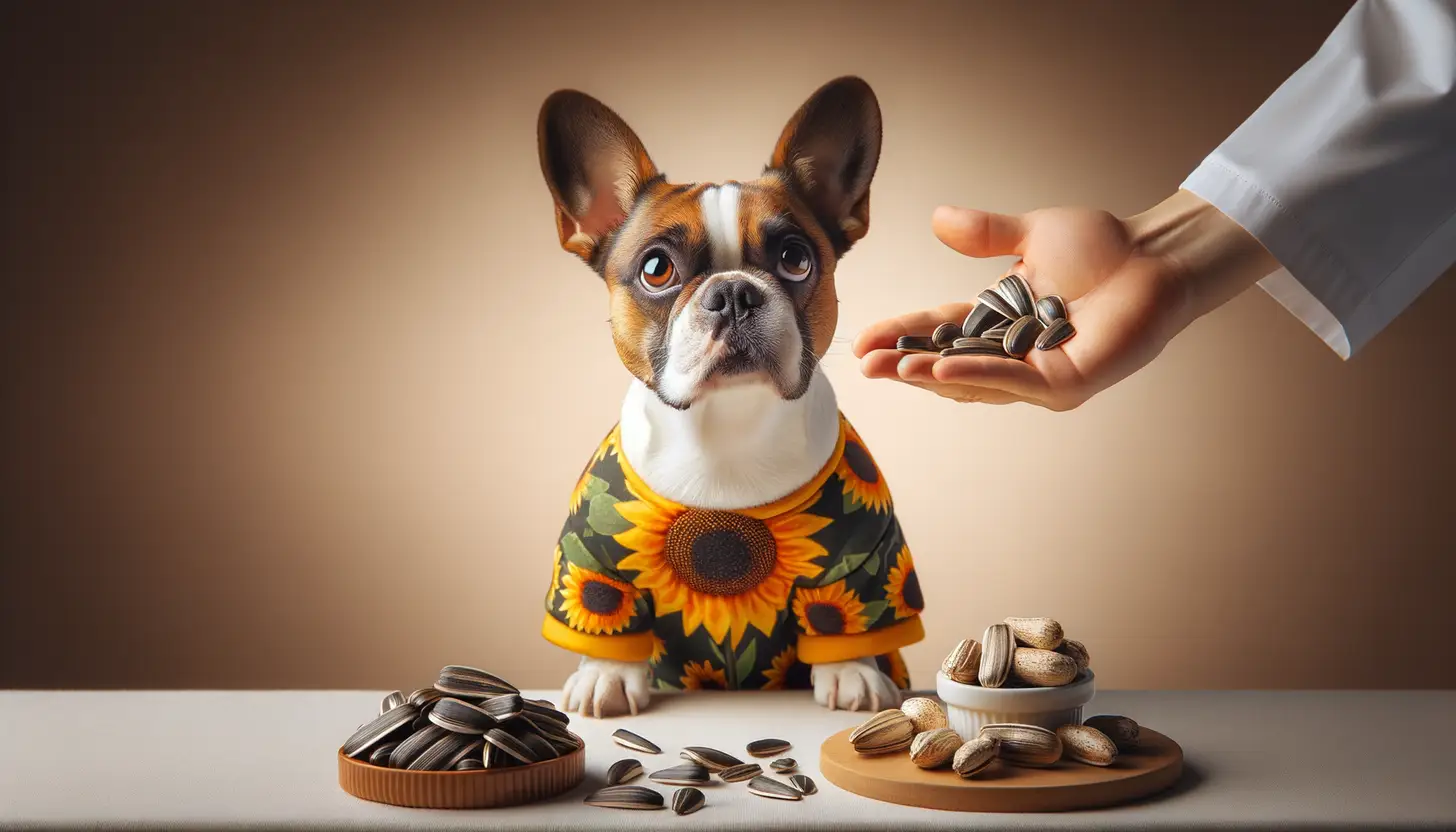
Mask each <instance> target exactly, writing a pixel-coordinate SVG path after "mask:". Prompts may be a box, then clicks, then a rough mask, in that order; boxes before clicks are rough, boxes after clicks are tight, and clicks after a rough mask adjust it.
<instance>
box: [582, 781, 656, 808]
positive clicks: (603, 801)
mask: <svg viewBox="0 0 1456 832" xmlns="http://www.w3.org/2000/svg"><path fill="white" fill-rule="evenodd" d="M582 803H585V804H587V805H588V806H605V807H606V808H608V809H661V808H662V807H663V805H664V803H663V800H662V794H661V793H660V792H658V791H657V790H656V789H649V788H647V787H646V786H607V787H606V788H604V789H597V790H596V791H594V792H592V793H591V794H589V795H587V796H586V798H585V799H584V800H582Z"/></svg>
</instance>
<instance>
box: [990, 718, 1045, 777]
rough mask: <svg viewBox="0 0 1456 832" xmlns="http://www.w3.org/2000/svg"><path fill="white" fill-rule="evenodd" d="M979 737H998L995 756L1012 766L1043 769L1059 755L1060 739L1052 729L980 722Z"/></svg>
mask: <svg viewBox="0 0 1456 832" xmlns="http://www.w3.org/2000/svg"><path fill="white" fill-rule="evenodd" d="M979 736H982V737H991V738H994V739H998V740H1000V741H1001V747H1000V751H999V753H998V755H997V756H998V757H999V758H1000V759H1002V760H1005V761H1006V762H1008V763H1010V764H1012V765H1017V766H1026V767H1029V768H1046V767H1047V766H1050V765H1053V764H1055V763H1056V761H1057V760H1060V759H1061V758H1062V741H1061V739H1060V738H1059V737H1058V736H1057V735H1056V733H1055V732H1052V731H1048V730H1047V729H1045V728H1042V727H1040V726H1037V725H1018V724H1010V723H994V724H991V725H982V726H981V731H980V734H979Z"/></svg>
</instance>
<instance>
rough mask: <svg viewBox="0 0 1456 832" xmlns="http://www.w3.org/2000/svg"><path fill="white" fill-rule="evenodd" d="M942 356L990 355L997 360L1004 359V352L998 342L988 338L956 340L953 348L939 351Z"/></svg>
mask: <svg viewBox="0 0 1456 832" xmlns="http://www.w3.org/2000/svg"><path fill="white" fill-rule="evenodd" d="M940 354H941V355H943V356H947V357H949V356H952V355H991V356H996V357H998V358H1005V357H1006V350H1005V349H1004V348H1003V347H1002V346H1001V342H1000V341H992V340H991V339H989V338H957V339H956V343H955V345H954V346H952V347H950V348H948V349H943V350H941V351H940Z"/></svg>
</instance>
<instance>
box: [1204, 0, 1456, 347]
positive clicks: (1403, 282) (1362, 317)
mask: <svg viewBox="0 0 1456 832" xmlns="http://www.w3.org/2000/svg"><path fill="white" fill-rule="evenodd" d="M1231 71H1233V70H1232V68H1231ZM1182 188H1183V189H1184V190H1187V191H1191V192H1192V193H1194V194H1196V195H1198V196H1199V197H1201V198H1202V199H1204V200H1206V201H1208V202H1210V203H1212V204H1213V205H1214V206H1215V207H1216V208H1218V209H1219V210H1220V211H1222V212H1223V213H1225V214H1227V215H1228V216H1229V217H1230V218H1232V219H1233V220H1234V221H1235V222H1237V223H1239V224H1240V225H1241V226H1243V227H1244V228H1245V229H1247V230H1248V231H1249V232H1250V233H1251V234H1253V235H1254V236H1255V237H1256V238H1257V239H1258V240H1259V241H1260V242H1261V243H1263V244H1264V247H1265V248H1267V249H1268V250H1269V252H1270V253H1271V254H1273V255H1274V257H1275V258H1276V259H1277V260H1278V261H1279V263H1280V265H1281V266H1282V267H1283V268H1281V269H1280V270H1278V271H1276V272H1274V273H1272V274H1270V275H1268V276H1267V277H1265V278H1264V279H1263V280H1261V281H1260V282H1259V285H1260V286H1261V287H1262V288H1263V289H1264V290H1265V291H1266V292H1268V293H1269V294H1270V295H1272V296H1273V297H1274V298H1275V299H1276V300H1278V301H1279V302H1280V303H1281V304H1283V305H1284V307H1285V308H1287V309H1288V310H1289V311H1290V312H1291V313H1293V314H1294V315H1295V316H1296V317H1298V318H1299V319H1300V320H1301V321H1303V322H1304V323H1305V324H1306V325H1308V326H1309V327H1310V329H1312V330H1313V331H1314V332H1315V333H1316V334H1318V335H1319V337H1320V338H1322V339H1324V341H1325V343H1327V344H1329V346H1330V347H1331V348H1332V349H1334V350H1335V352H1336V353H1338V354H1339V355H1340V357H1341V358H1349V357H1350V356H1351V355H1353V354H1354V353H1355V352H1357V351H1358V350H1359V349H1360V348H1361V347H1362V346H1364V345H1365V344H1366V343H1368V342H1369V341H1370V339H1371V338H1373V337H1374V336H1375V335H1376V334H1378V333H1379V332H1380V331H1381V330H1382V329H1384V328H1385V327H1386V326H1388V325H1389V324H1390V322H1391V321H1393V320H1394V319H1395V317H1396V316H1397V315H1399V314H1400V313H1401V312H1402V311H1404V310H1405V308H1406V307H1407V306H1409V305H1410V304H1411V303H1413V302H1414V301H1415V299H1416V298H1417V297H1418V296H1419V295H1420V294H1421V293H1422V292H1424V291H1425V290H1426V289H1427V288H1429V287H1430V285H1431V284H1432V283H1433V282H1434V281H1435V280H1436V278H1437V277H1439V276H1440V275H1441V274H1442V273H1443V272H1444V271H1446V269H1447V268H1449V267H1450V266H1451V265H1452V263H1456V0H1359V1H1358V2H1356V3H1355V4H1354V6H1353V7H1351V9H1350V11H1349V13H1348V14H1346V15H1345V17H1344V19H1343V20H1341V21H1340V24H1339V26H1338V27H1336V28H1335V30H1334V32H1333V33H1331V34H1330V36H1329V39H1328V40H1326V41H1325V42H1324V45H1323V46H1322V47H1320V49H1319V51H1318V52H1317V53H1316V54H1315V55H1314V57H1312V58H1311V59H1310V60H1309V62H1308V63H1306V64H1304V66H1303V67H1301V68H1300V69H1299V71H1297V72H1295V73H1294V75H1292V76H1291V77H1290V78H1289V79H1288V80H1287V81H1285V82H1284V84H1283V85H1281V86H1280V87H1279V88H1278V89H1277V90H1275V92H1274V94H1273V95H1271V96H1270V97H1269V99H1268V100H1267V101H1265V102H1264V104H1263V105H1261V106H1260V107H1259V109H1258V110H1256V111H1255V112H1254V114H1253V115H1251V116H1250V117H1249V118H1248V120H1247V121H1245V122H1244V123H1243V124H1242V125H1241V126H1240V127H1239V128H1238V129H1237V130H1235V131H1234V132H1233V134H1232V135H1230V136H1229V137H1228V138H1227V139H1226V140H1225V141H1224V142H1223V143H1222V144H1221V145H1219V147H1218V148H1217V149H1215V150H1214V152H1213V153H1212V154H1211V155H1209V156H1208V157H1207V158H1206V159H1204V160H1203V162H1202V163H1201V164H1200V165H1199V166H1198V167H1197V168H1196V169H1195V170H1194V171H1193V172H1192V173H1191V174H1190V175H1189V176H1188V178H1187V179H1186V180H1185V181H1184V182H1183V184H1182Z"/></svg>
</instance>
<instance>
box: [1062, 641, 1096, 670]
mask: <svg viewBox="0 0 1456 832" xmlns="http://www.w3.org/2000/svg"><path fill="white" fill-rule="evenodd" d="M1057 652H1058V653H1061V654H1062V655H1063V656H1071V657H1072V661H1074V662H1076V663H1077V671H1078V672H1081V671H1083V670H1086V669H1087V667H1088V666H1089V665H1091V664H1092V657H1091V656H1090V655H1089V654H1088V653H1087V645H1085V644H1083V643H1082V642H1080V641H1077V640H1076V639H1070V638H1069V639H1066V640H1065V641H1063V642H1062V644H1061V646H1060V647H1058V648H1057Z"/></svg>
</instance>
